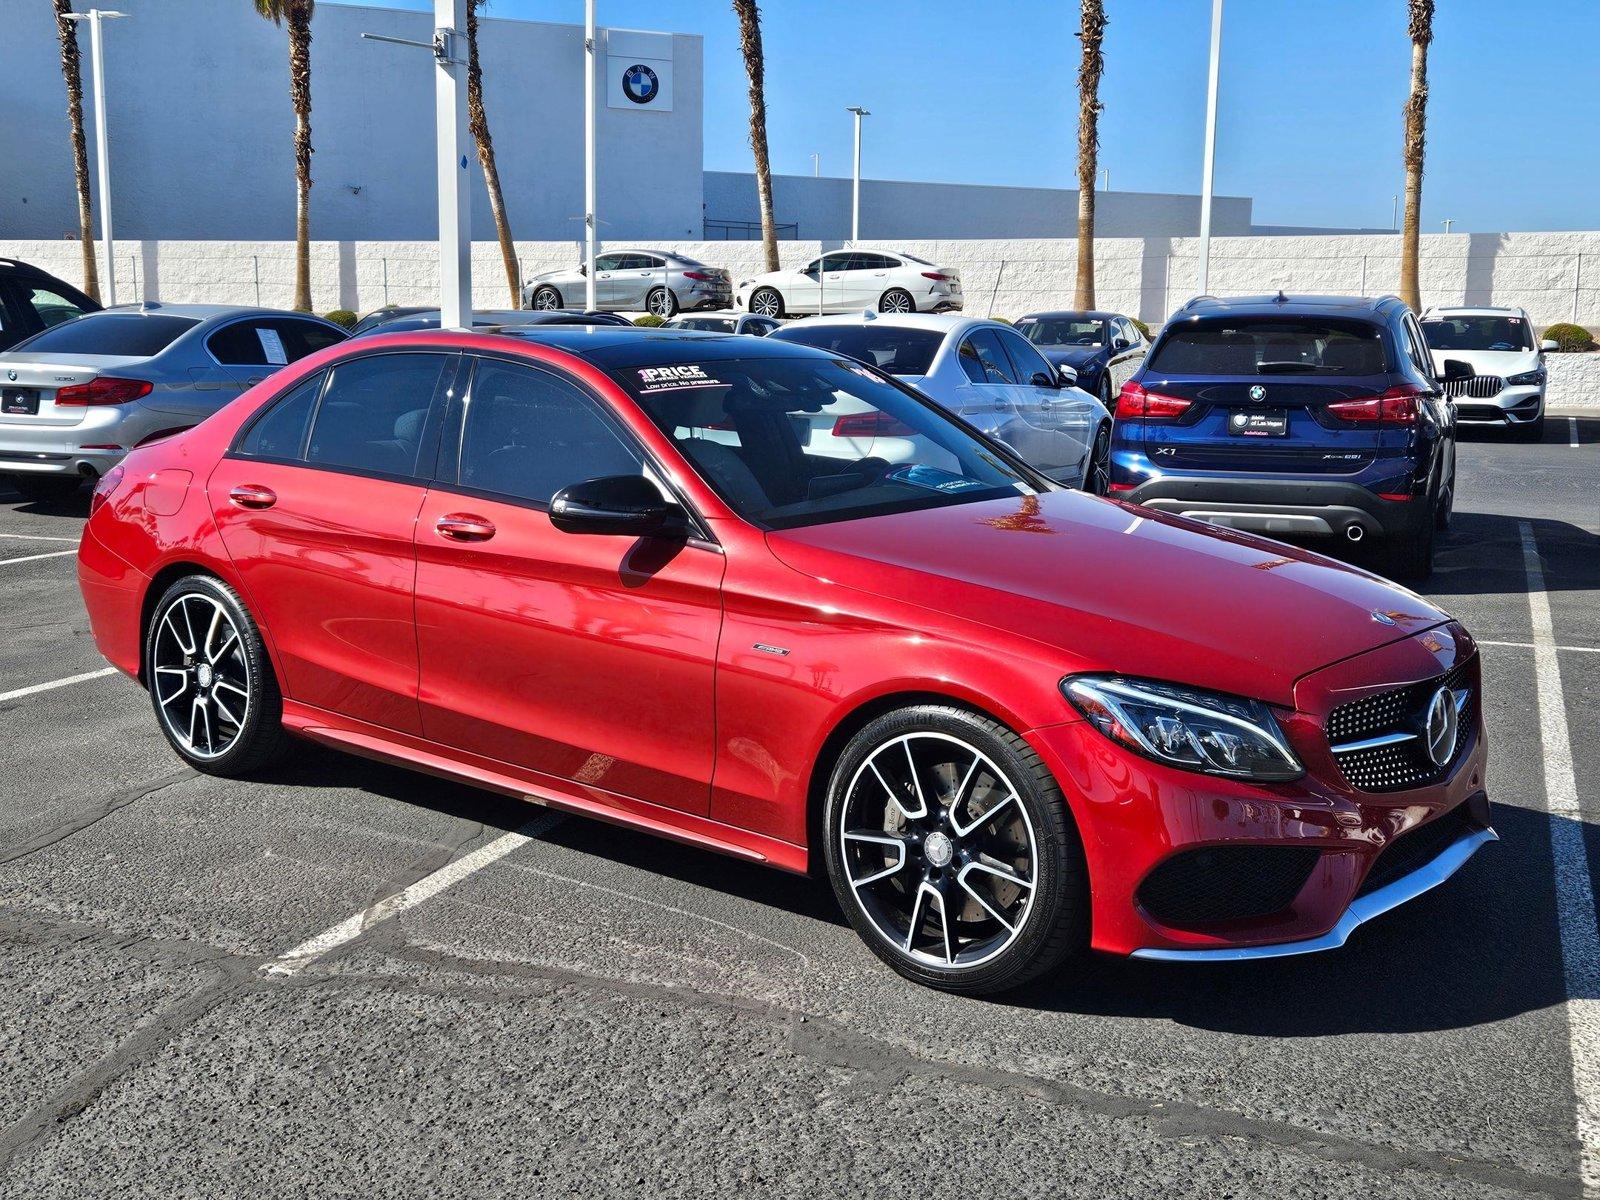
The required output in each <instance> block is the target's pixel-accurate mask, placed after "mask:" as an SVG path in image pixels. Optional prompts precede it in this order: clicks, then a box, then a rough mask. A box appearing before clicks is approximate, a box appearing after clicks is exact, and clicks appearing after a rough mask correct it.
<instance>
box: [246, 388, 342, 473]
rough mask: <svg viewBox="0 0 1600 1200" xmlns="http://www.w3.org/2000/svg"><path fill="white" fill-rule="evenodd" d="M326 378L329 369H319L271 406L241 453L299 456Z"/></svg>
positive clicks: (256, 455)
mask: <svg viewBox="0 0 1600 1200" xmlns="http://www.w3.org/2000/svg"><path fill="white" fill-rule="evenodd" d="M327 377H328V376H327V372H325V371H319V372H318V373H317V374H315V375H313V376H312V377H311V378H310V379H308V380H306V381H305V382H304V383H302V384H301V385H300V386H299V387H297V388H295V389H294V390H293V391H292V392H290V393H289V394H288V395H287V396H285V397H283V398H282V399H281V400H279V401H278V402H277V403H276V404H274V405H273V406H272V407H271V408H270V409H268V410H267V412H266V413H265V414H264V415H263V416H261V417H259V418H258V419H257V420H256V423H255V424H254V425H252V426H251V427H250V432H248V433H246V434H245V435H244V439H243V440H242V441H241V442H240V443H239V453H240V454H248V455H250V456H251V457H252V458H285V459H297V458H299V457H300V450H301V447H303V446H304V445H305V444H306V428H307V427H308V426H309V425H310V424H311V412H312V410H313V409H314V408H316V406H317V395H318V393H320V392H321V391H322V383H323V380H325V379H326V378H327Z"/></svg>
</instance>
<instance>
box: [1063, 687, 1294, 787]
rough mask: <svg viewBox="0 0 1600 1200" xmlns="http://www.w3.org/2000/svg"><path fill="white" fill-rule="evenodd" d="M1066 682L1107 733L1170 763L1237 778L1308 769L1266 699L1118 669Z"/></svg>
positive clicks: (1286, 775)
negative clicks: (1119, 673)
mask: <svg viewBox="0 0 1600 1200" xmlns="http://www.w3.org/2000/svg"><path fill="white" fill-rule="evenodd" d="M1061 690H1062V691H1063V692H1064V693H1065V694H1066V697H1067V699H1068V700H1070V701H1071V702H1072V705H1073V707H1074V708H1076V709H1077V710H1078V711H1079V712H1081V713H1082V714H1083V715H1084V716H1085V717H1086V718H1087V719H1088V721H1089V724H1091V725H1093V726H1094V727H1095V728H1096V729H1097V730H1099V731H1100V732H1101V733H1103V734H1104V735H1105V736H1106V737H1108V738H1110V739H1111V740H1112V741H1114V742H1116V743H1117V744H1118V745H1121V746H1125V747H1127V748H1128V749H1129V750H1132V751H1133V752H1134V753H1135V754H1141V755H1143V756H1144V757H1145V758H1150V759H1154V760H1155V761H1156V762H1159V763H1165V764H1166V765H1167V766H1169V767H1179V768H1181V769H1183V770H1185V771H1200V772H1203V773H1205V774H1207V775H1226V776H1228V777H1230V778H1233V779H1259V780H1283V779H1296V778H1298V777H1299V776H1301V775H1303V774H1304V773H1305V768H1303V767H1302V766H1301V765H1300V760H1299V759H1297V758H1296V757H1295V756H1294V752H1293V751H1292V750H1290V749H1289V746H1288V743H1287V742H1285V741H1284V737H1283V731H1282V730H1280V729H1279V728H1278V722H1277V721H1276V720H1275V719H1274V718H1273V715H1272V713H1271V712H1270V711H1269V710H1268V708H1267V706H1266V705H1265V704H1262V703H1261V702H1260V701H1257V700H1246V699H1243V698H1242V697H1239V696H1223V695H1219V694H1217V693H1216V692H1204V691H1200V690H1199V689H1197V688H1188V687H1180V686H1179V685H1177V684H1173V683H1160V682H1157V681H1156V680H1153V679H1124V678H1121V677H1120V676H1114V675H1075V676H1073V677H1071V678H1070V679H1066V680H1063V681H1062V684H1061Z"/></svg>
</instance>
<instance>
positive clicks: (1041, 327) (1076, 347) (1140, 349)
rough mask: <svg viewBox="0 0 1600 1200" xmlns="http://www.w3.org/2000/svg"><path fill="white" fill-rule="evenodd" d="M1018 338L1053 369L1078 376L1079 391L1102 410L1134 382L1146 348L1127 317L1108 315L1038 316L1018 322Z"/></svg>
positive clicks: (1030, 314) (1057, 313)
mask: <svg viewBox="0 0 1600 1200" xmlns="http://www.w3.org/2000/svg"><path fill="white" fill-rule="evenodd" d="M1016 329H1017V332H1018V333H1020V334H1021V335H1022V336H1023V337H1025V338H1027V339H1028V340H1029V341H1030V342H1032V343H1033V344H1034V347H1035V348H1036V349H1037V350H1038V351H1039V353H1041V354H1043V355H1044V356H1045V357H1046V358H1048V359H1049V360H1050V362H1051V363H1052V364H1053V365H1055V366H1058V367H1061V366H1066V367H1071V368H1072V369H1073V370H1074V371H1076V372H1077V373H1078V386H1079V387H1080V388H1082V389H1083V390H1084V391H1086V392H1088V393H1089V394H1090V395H1091V396H1098V397H1099V398H1100V403H1102V404H1104V405H1105V406H1106V408H1107V410H1112V409H1114V408H1115V407H1116V396H1117V392H1118V391H1119V390H1120V389H1121V387H1122V385H1123V384H1125V383H1127V382H1128V380H1129V379H1131V378H1133V373H1134V372H1135V371H1137V370H1138V369H1139V364H1140V363H1142V362H1143V361H1144V356H1145V351H1147V350H1149V349H1150V343H1149V342H1148V341H1147V340H1146V339H1145V336H1144V334H1143V333H1141V332H1140V330H1139V327H1138V326H1137V325H1135V324H1134V323H1133V320H1132V318H1131V317H1125V316H1122V315H1121V314H1120V313H1112V312H1040V313H1029V314H1028V315H1027V316H1025V317H1019V318H1017V322H1016Z"/></svg>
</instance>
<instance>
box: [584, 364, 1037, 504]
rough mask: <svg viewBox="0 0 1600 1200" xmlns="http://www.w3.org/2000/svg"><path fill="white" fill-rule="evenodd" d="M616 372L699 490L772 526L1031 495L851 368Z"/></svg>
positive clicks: (978, 446)
mask: <svg viewBox="0 0 1600 1200" xmlns="http://www.w3.org/2000/svg"><path fill="white" fill-rule="evenodd" d="M613 374H614V376H615V378H616V379H617V380H618V382H619V383H621V384H622V386H623V387H624V388H626V389H627V390H628V392H629V393H630V394H631V395H632V396H633V397H634V399H635V400H636V401H637V402H638V404H639V406H640V407H641V408H642V409H643V410H644V412H645V413H646V414H647V415H648V416H649V417H650V419H651V420H652V421H654V422H655V423H656V425H658V426H659V427H660V428H661V430H662V431H663V432H664V433H665V434H666V435H667V436H668V437H670V438H672V439H673V440H674V442H675V443H676V444H677V446H678V449H679V450H680V451H681V452H682V454H683V456H684V457H685V458H686V459H687V460H688V461H689V463H690V465H691V466H693V468H694V469H695V471H696V472H698V473H699V474H700V476H701V477H702V478H703V479H705V481H706V482H707V484H709V485H710V486H711V487H712V488H713V489H714V490H715V491H716V492H717V493H718V494H719V495H720V496H722V498H723V499H724V500H726V501H727V503H728V504H729V505H730V506H731V507H732V508H733V509H734V510H735V511H736V512H738V513H739V514H740V515H742V516H744V517H745V518H746V519H748V520H750V521H753V522H755V523H757V524H760V525H764V526H767V527H769V528H780V529H781V528H791V527H794V526H800V525H813V524H817V523H818V522H822V521H831V520H843V519H846V518H856V517H866V516H873V515H876V514H879V513H888V512H904V511H908V510H910V509H917V508H931V507H935V506H940V505H947V504H962V503H968V502H971V501H974V500H993V499H998V498H1001V497H1014V498H1020V497H1021V496H1024V495H1027V494H1030V493H1031V491H1032V488H1031V487H1030V486H1029V484H1028V482H1027V481H1026V479H1025V477H1024V475H1023V474H1022V473H1021V471H1020V470H1019V469H1017V468H1015V467H1013V466H1012V465H1011V463H1010V462H1008V461H1007V459H1006V458H1005V457H1004V456H1003V455H1002V454H1001V453H1000V452H999V451H998V450H997V449H996V448H995V447H994V446H993V445H992V444H990V443H989V442H986V441H983V440H980V439H979V438H977V437H975V436H973V435H972V434H969V433H967V432H966V431H965V430H963V429H962V428H960V427H959V426H957V425H955V424H954V423H952V422H951V420H950V419H949V418H948V417H946V416H944V415H943V414H942V413H941V412H940V411H939V410H938V409H937V408H935V407H934V406H932V405H931V404H927V403H924V402H923V401H921V400H919V399H918V398H917V397H916V396H914V395H913V394H912V393H910V392H908V391H905V390H904V389H902V388H899V387H896V386H895V385H894V384H892V383H889V382H887V381H885V380H884V379H882V378H881V377H879V376H878V375H875V374H874V373H872V372H871V371H868V370H867V369H866V368H865V367H862V366H859V365H857V364H854V363H849V362H845V361H833V360H828V359H822V358H813V357H806V358H752V359H744V360H733V361H727V360H715V361H710V362H706V363H700V364H689V363H682V362H678V363H672V364H669V365H666V366H662V367H651V366H637V367H627V368H622V369H619V370H617V371H615V372H614V373H613Z"/></svg>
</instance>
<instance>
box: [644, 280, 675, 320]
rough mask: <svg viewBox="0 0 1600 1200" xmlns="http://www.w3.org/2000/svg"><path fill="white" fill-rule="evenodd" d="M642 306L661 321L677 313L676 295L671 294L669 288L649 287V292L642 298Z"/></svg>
mask: <svg viewBox="0 0 1600 1200" xmlns="http://www.w3.org/2000/svg"><path fill="white" fill-rule="evenodd" d="M644 306H645V309H646V310H647V311H649V312H652V313H654V314H655V315H656V316H658V317H660V318H661V319H662V320H663V321H665V320H667V319H668V318H669V317H675V316H677V315H678V297H677V296H675V295H673V294H672V289H671V288H667V287H657V288H651V289H650V294H649V295H648V296H646V297H645V298H644Z"/></svg>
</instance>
